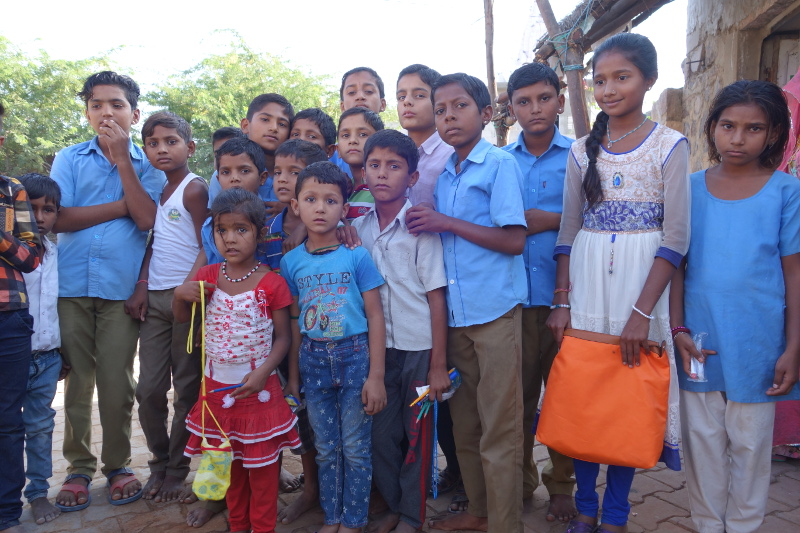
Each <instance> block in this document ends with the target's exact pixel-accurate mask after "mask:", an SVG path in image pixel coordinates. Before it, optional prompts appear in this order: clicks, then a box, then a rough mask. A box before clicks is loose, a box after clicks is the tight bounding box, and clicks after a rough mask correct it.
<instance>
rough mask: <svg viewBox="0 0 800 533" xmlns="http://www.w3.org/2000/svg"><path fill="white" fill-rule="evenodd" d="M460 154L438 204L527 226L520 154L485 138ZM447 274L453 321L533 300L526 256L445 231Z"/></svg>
mask: <svg viewBox="0 0 800 533" xmlns="http://www.w3.org/2000/svg"><path fill="white" fill-rule="evenodd" d="M457 162H458V159H457V155H456V154H453V156H452V157H451V158H450V159H449V160H448V161H447V164H446V165H445V167H444V170H443V171H442V174H441V175H440V176H439V180H438V181H437V182H436V190H435V194H434V196H435V197H436V209H437V210H438V211H439V212H440V213H444V214H445V215H447V216H450V217H455V218H460V219H462V220H466V221H468V222H472V223H473V224H479V225H482V226H488V227H492V226H494V227H503V226H522V227H525V213H524V210H523V206H522V172H520V170H519V165H517V162H516V161H515V160H514V158H513V157H512V156H511V155H509V154H507V153H505V152H504V151H502V150H501V149H499V148H497V147H495V146H493V145H492V144H491V143H489V142H488V141H486V140H485V139H481V140H480V141H479V142H478V144H477V145H475V148H473V149H472V151H471V152H470V154H469V155H468V156H467V158H466V159H465V160H464V161H462V163H461V172H459V173H458V174H456V170H455V167H456V163H457ZM441 237H442V246H443V248H444V266H445V273H446V274H447V307H448V324H449V325H450V326H451V327H463V326H472V325H475V324H486V323H488V322H491V321H492V320H495V319H496V318H499V317H500V316H502V315H503V314H505V313H506V312H508V311H509V310H510V309H511V308H513V307H514V306H515V305H517V304H520V303H523V304H524V303H526V302H527V301H528V282H527V280H526V277H527V276H525V263H524V262H523V260H522V256H519V255H509V254H504V253H500V252H495V251H493V250H489V249H488V248H483V247H482V246H479V245H477V244H474V243H472V242H470V241H468V240H466V239H464V238H463V237H459V236H457V235H455V234H453V233H449V232H445V233H442V234H441Z"/></svg>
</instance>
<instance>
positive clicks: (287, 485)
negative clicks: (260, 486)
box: [278, 452, 300, 492]
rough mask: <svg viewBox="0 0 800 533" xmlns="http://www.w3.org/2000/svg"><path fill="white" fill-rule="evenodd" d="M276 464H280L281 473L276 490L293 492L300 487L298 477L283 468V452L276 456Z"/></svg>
mask: <svg viewBox="0 0 800 533" xmlns="http://www.w3.org/2000/svg"><path fill="white" fill-rule="evenodd" d="M278 464H280V465H281V475H280V476H279V478H278V490H279V491H280V492H294V491H296V490H297V489H299V488H300V478H299V477H298V476H295V475H294V474H292V473H291V472H289V471H288V470H286V469H285V468H283V452H281V454H280V455H279V456H278Z"/></svg>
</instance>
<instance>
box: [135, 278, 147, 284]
mask: <svg viewBox="0 0 800 533" xmlns="http://www.w3.org/2000/svg"><path fill="white" fill-rule="evenodd" d="M140 283H146V284H148V285H149V283H148V282H147V280H146V279H140V280H139V281H137V282H136V284H137V285H138V284H140Z"/></svg>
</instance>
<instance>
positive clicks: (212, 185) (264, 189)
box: [208, 170, 278, 209]
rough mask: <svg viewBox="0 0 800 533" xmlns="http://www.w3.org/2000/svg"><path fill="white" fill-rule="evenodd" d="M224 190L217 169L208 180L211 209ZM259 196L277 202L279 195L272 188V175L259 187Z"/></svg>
mask: <svg viewBox="0 0 800 533" xmlns="http://www.w3.org/2000/svg"><path fill="white" fill-rule="evenodd" d="M221 192H222V184H220V182H219V177H217V171H216V170H215V171H214V173H213V174H212V175H211V180H210V181H209V182H208V208H209V209H211V203H212V202H213V201H214V198H216V197H217V195H218V194H219V193H221ZM258 196H259V197H260V198H261V199H262V200H264V201H265V202H277V201H278V197H277V196H275V191H274V190H273V188H272V176H269V175H268V176H267V179H266V180H265V181H264V185H261V186H260V187H259V188H258Z"/></svg>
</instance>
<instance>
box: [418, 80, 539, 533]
mask: <svg viewBox="0 0 800 533" xmlns="http://www.w3.org/2000/svg"><path fill="white" fill-rule="evenodd" d="M431 98H432V100H433V113H434V116H435V117H436V129H437V130H438V131H439V135H441V136H442V139H443V140H444V142H446V143H447V144H449V145H450V146H452V147H453V148H454V149H455V153H454V154H453V156H452V157H451V158H450V160H449V161H448V162H447V166H445V169H444V171H443V172H442V175H441V176H440V177H439V180H438V181H437V183H436V192H435V198H436V208H437V210H433V209H432V208H431V207H429V206H415V207H412V208H411V209H409V210H408V211H407V212H406V224H407V225H408V230H409V231H410V232H411V233H412V234H415V235H416V234H419V233H420V232H423V231H431V232H436V233H441V239H442V245H443V248H444V264H445V272H446V274H447V278H448V284H447V307H448V309H449V314H448V325H449V326H450V328H449V330H448V334H447V362H448V366H451V367H456V368H457V369H458V371H459V372H460V373H461V375H462V377H463V384H462V385H461V387H460V388H459V391H458V393H457V394H456V395H454V396H453V398H451V399H450V400H449V402H450V410H451V413H452V415H453V420H454V421H456V422H455V424H454V425H453V432H454V434H455V438H456V445H457V447H458V461H459V465H460V466H461V476H462V478H463V480H464V488H465V489H466V493H467V497H468V498H469V500H470V503H469V510H468V512H463V513H459V514H454V515H451V516H450V517H448V518H445V519H443V520H435V521H433V522H432V523H431V526H432V527H434V528H438V527H441V528H444V529H450V530H458V529H478V530H483V531H486V529H487V527H488V530H489V531H503V532H508V533H514V532H519V533H521V532H522V439H523V437H522V385H521V380H520V371H521V351H520V345H521V335H522V330H521V326H522V321H521V320H522V319H521V312H520V307H521V304H523V303H525V302H526V301H527V298H528V291H527V289H528V288H527V282H526V280H525V277H526V276H525V264H524V263H523V260H522V257H520V254H521V253H522V250H523V248H524V246H525V216H524V214H523V208H522V191H521V187H522V175H521V173H520V170H519V167H518V166H517V163H516V162H515V161H514V158H513V157H512V156H510V155H509V154H507V153H505V152H503V151H502V150H500V149H499V148H496V147H494V146H492V145H491V144H489V142H488V141H486V140H484V139H482V137H481V134H482V132H483V128H484V127H485V126H486V124H488V123H489V120H490V119H491V117H492V105H491V100H490V97H489V90H488V89H487V88H486V85H485V84H484V83H483V82H482V81H481V80H479V79H478V78H475V77H473V76H468V75H466V74H460V73H459V74H450V75H448V76H442V77H441V78H440V79H439V80H438V81H436V83H435V84H434V86H433V88H432V92H431ZM487 273H488V274H487ZM478 295H480V296H478ZM479 406H480V407H479ZM484 465H485V467H484ZM487 516H488V519H487Z"/></svg>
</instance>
